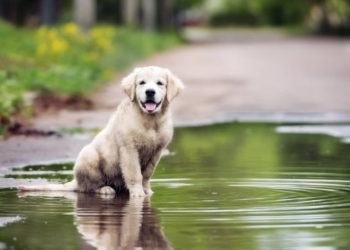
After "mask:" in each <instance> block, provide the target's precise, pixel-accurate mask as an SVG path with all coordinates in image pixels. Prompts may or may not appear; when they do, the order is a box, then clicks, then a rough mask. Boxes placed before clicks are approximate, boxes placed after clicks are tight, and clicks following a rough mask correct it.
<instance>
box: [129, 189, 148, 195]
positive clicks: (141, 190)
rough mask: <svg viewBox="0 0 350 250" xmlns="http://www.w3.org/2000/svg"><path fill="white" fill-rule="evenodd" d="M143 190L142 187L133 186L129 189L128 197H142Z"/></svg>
mask: <svg viewBox="0 0 350 250" xmlns="http://www.w3.org/2000/svg"><path fill="white" fill-rule="evenodd" d="M144 196H145V192H144V191H143V189H142V188H135V189H132V190H130V197H144Z"/></svg>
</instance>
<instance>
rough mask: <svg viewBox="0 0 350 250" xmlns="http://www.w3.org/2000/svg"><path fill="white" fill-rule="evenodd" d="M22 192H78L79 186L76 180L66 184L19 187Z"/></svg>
mask: <svg viewBox="0 0 350 250" xmlns="http://www.w3.org/2000/svg"><path fill="white" fill-rule="evenodd" d="M18 190H20V191H77V190H78V184H77V182H76V180H72V181H70V182H67V183H64V184H48V185H39V186H19V187H18Z"/></svg>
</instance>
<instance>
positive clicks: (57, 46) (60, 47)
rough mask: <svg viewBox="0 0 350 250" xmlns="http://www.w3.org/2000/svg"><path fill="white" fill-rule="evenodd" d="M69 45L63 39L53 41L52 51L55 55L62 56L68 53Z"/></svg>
mask: <svg viewBox="0 0 350 250" xmlns="http://www.w3.org/2000/svg"><path fill="white" fill-rule="evenodd" d="M68 48H69V44H68V43H67V42H66V41H65V40H63V39H55V40H53V41H52V44H51V49H52V53H53V54H56V55H57V54H61V53H63V52H65V51H67V50H68Z"/></svg>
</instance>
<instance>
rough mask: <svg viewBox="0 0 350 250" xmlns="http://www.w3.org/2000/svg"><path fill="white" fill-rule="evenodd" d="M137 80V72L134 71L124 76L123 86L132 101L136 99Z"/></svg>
mask: <svg viewBox="0 0 350 250" xmlns="http://www.w3.org/2000/svg"><path fill="white" fill-rule="evenodd" d="M135 82H136V73H135V70H134V72H132V73H130V74H129V75H128V76H126V77H124V79H123V80H122V88H123V90H124V92H125V94H127V96H129V98H130V100H131V101H134V99H135Z"/></svg>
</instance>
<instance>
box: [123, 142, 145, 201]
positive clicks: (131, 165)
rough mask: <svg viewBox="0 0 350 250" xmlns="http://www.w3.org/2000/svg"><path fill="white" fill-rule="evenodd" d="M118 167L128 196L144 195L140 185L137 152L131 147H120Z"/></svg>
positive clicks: (140, 177)
mask: <svg viewBox="0 0 350 250" xmlns="http://www.w3.org/2000/svg"><path fill="white" fill-rule="evenodd" d="M120 167H121V170H122V174H123V177H124V181H125V184H126V187H127V188H128V190H129V193H130V197H142V196H145V192H144V191H143V187H142V174H141V167H140V163H139V154H138V152H137V150H136V149H135V148H133V147H128V146H124V147H121V148H120Z"/></svg>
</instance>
